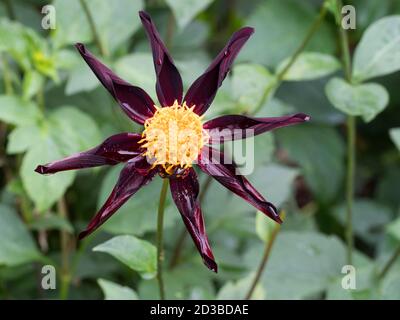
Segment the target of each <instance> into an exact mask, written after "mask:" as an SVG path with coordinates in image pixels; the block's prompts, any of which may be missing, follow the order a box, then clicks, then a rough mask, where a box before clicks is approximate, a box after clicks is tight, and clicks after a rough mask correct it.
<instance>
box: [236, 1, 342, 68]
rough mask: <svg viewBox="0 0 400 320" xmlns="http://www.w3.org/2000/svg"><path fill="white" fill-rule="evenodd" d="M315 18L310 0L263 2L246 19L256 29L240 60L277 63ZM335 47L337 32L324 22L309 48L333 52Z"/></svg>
mask: <svg viewBox="0 0 400 320" xmlns="http://www.w3.org/2000/svg"><path fill="white" fill-rule="evenodd" d="M316 18H317V9H316V6H315V7H314V6H312V5H311V3H310V2H308V1H297V0H269V1H260V2H259V5H258V6H256V7H255V9H254V10H253V12H252V13H251V14H250V16H249V17H248V18H247V19H246V20H245V23H244V24H245V25H248V26H252V27H253V28H255V30H256V32H255V33H254V35H253V36H252V37H251V38H250V39H249V41H248V43H246V45H245V46H244V47H243V49H242V52H241V53H240V55H239V56H238V59H240V61H252V62H257V63H261V64H264V65H267V66H268V67H273V66H277V65H278V64H279V62H281V61H282V60H283V59H285V58H287V57H290V56H291V55H292V54H293V53H294V52H295V50H296V49H297V48H298V47H299V45H300V44H301V42H302V41H303V39H304V37H305V36H306V34H307V32H308V30H309V29H310V27H311V25H312V23H313V21H314V19H316ZM335 48H336V44H335V35H334V32H333V30H332V29H330V28H329V26H328V24H327V23H323V24H322V25H321V26H320V28H319V29H318V31H317V32H316V33H315V34H314V36H313V37H312V39H311V41H310V43H309V45H308V46H307V48H306V50H307V51H318V52H323V53H330V54H333V53H334V52H335V50H336V49H335Z"/></svg>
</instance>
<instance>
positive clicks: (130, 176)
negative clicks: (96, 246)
mask: <svg viewBox="0 0 400 320" xmlns="http://www.w3.org/2000/svg"><path fill="white" fill-rule="evenodd" d="M135 159H137V158H135ZM146 165H147V168H148V170H150V165H149V164H147V161H146V159H145V158H143V157H141V158H140V159H138V160H136V161H135V160H131V161H128V162H127V164H126V165H125V167H124V168H123V169H122V171H121V173H120V175H119V179H118V182H117V184H116V185H115V187H114V189H113V191H112V192H111V194H110V196H109V197H108V199H107V201H106V202H105V203H104V205H103V206H102V207H101V209H100V210H99V212H98V213H97V214H96V215H95V216H94V218H93V219H92V220H91V221H90V223H89V224H88V226H87V227H86V229H85V230H84V231H82V232H81V233H80V234H79V239H83V238H84V237H86V236H88V235H89V234H91V233H92V232H93V231H95V230H96V229H97V228H98V227H100V226H101V225H102V224H103V223H104V222H105V221H106V220H107V219H108V218H110V217H111V216H112V215H113V214H114V213H115V212H116V211H117V210H118V209H119V208H120V207H121V206H122V205H123V204H124V203H125V202H126V201H128V199H129V198H130V197H131V196H132V195H134V194H135V193H136V192H137V191H138V190H139V189H140V188H141V187H143V186H145V185H146V184H148V183H149V182H150V181H151V180H152V179H153V177H154V175H155V170H152V171H148V172H147V174H142V173H141V172H140V171H138V170H137V166H140V167H141V168H143V166H146Z"/></svg>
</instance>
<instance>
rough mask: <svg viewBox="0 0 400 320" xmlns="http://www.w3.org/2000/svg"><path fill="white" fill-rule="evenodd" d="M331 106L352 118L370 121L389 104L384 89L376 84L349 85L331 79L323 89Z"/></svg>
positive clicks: (339, 80) (339, 79)
mask: <svg viewBox="0 0 400 320" xmlns="http://www.w3.org/2000/svg"><path fill="white" fill-rule="evenodd" d="M325 92H326V95H327V97H328V99H329V101H330V102H331V103H332V105H333V106H334V107H335V108H336V109H339V110H340V111H342V112H344V113H345V114H348V115H352V116H361V117H362V118H363V119H364V121H365V122H370V121H372V120H373V119H374V118H375V117H376V116H377V115H378V114H379V113H380V112H382V111H383V109H385V107H386V106H387V104H388V103H389V94H388V92H387V91H386V89H385V88H384V87H383V86H381V85H380V84H377V83H367V84H360V85H351V84H349V83H347V82H346V81H345V80H343V79H341V78H333V79H331V80H330V81H329V82H328V84H327V85H326V87H325Z"/></svg>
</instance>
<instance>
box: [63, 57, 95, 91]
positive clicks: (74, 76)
mask: <svg viewBox="0 0 400 320" xmlns="http://www.w3.org/2000/svg"><path fill="white" fill-rule="evenodd" d="M99 85H100V81H99V80H98V79H97V78H96V76H95V75H94V73H93V71H92V70H90V68H89V67H88V66H87V65H86V63H85V62H84V61H83V60H81V61H80V63H78V64H77V65H75V66H74V68H72V70H70V72H69V77H68V80H67V85H66V87H65V93H66V94H67V95H72V94H76V93H78V92H81V91H92V90H93V89H95V88H96V87H97V86H99Z"/></svg>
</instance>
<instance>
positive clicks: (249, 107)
mask: <svg viewBox="0 0 400 320" xmlns="http://www.w3.org/2000/svg"><path fill="white" fill-rule="evenodd" d="M232 73H233V76H232V88H231V91H232V95H233V98H234V99H235V100H236V101H237V103H238V105H239V106H238V107H239V110H238V111H241V112H248V113H252V112H253V111H255V110H256V109H257V108H258V107H259V105H260V104H261V102H262V101H263V100H264V99H265V100H268V98H269V97H270V96H271V95H272V94H273V91H274V85H275V83H276V79H275V77H274V76H273V75H272V74H271V73H270V72H269V71H268V70H267V69H266V68H265V67H263V66H262V65H258V64H239V65H236V66H235V67H234V68H233V72H232Z"/></svg>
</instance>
